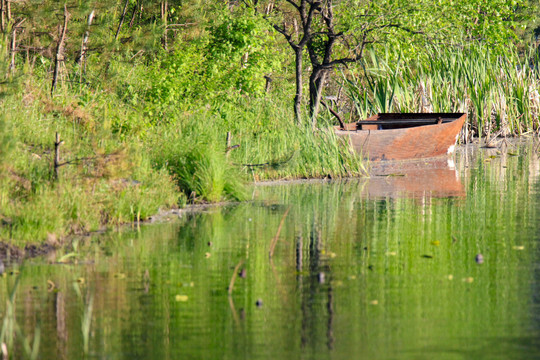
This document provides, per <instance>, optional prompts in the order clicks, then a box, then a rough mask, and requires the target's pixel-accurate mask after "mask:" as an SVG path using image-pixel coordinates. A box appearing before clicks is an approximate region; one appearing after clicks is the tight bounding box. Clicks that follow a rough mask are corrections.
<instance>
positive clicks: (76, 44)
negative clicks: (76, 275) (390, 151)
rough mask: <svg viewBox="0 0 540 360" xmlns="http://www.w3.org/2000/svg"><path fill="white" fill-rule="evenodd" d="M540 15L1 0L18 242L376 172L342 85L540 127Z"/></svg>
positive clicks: (0, 143)
mask: <svg viewBox="0 0 540 360" xmlns="http://www.w3.org/2000/svg"><path fill="white" fill-rule="evenodd" d="M535 13H536V3H535V2H533V1H525V0H521V1H516V0H511V1H510V0H497V1H490V2H489V4H485V2H484V1H480V0H440V1H437V2H429V1H424V0H408V1H406V2H403V1H392V0H384V1H367V0H348V1H336V0H334V1H331V0H326V1H312V0H297V1H288V0H282V1H279V0H275V1H274V0H271V1H216V2H205V1H201V0H173V1H153V0H125V1H124V0H122V1H120V0H102V1H88V2H78V1H67V2H60V1H55V0H46V1H42V2H33V1H17V2H15V1H8V0H1V12H0V14H1V23H0V27H1V28H0V31H1V34H2V35H1V36H0V49H1V53H0V56H1V58H2V60H1V61H0V66H1V68H0V75H1V76H2V77H3V79H2V80H1V81H0V91H1V95H2V97H1V98H0V104H1V105H0V106H1V108H2V111H1V118H0V239H3V240H10V239H11V240H13V241H15V242H16V243H18V244H24V243H27V242H40V241H43V240H46V239H48V241H49V242H52V243H54V242H55V241H56V240H57V239H59V238H63V237H64V236H66V235H68V234H70V233H74V232H81V231H82V232H84V231H90V230H95V229H98V228H100V227H101V226H103V225H106V224H118V223H122V222H127V221H133V220H140V219H145V218H147V217H148V216H150V215H151V214H153V213H155V212H157V211H158V209H159V208H160V207H174V206H183V205H184V204H186V203H187V202H200V201H210V202H219V201H224V200H243V199H246V198H247V197H248V194H247V192H246V190H245V188H244V185H243V184H244V183H245V182H247V181H252V180H259V179H275V178H299V177H327V176H329V177H341V176H355V175H360V174H363V173H364V172H365V166H366V165H365V164H363V163H362V162H361V161H360V159H358V158H357V157H356V156H355V155H354V154H353V153H352V152H351V151H349V149H347V147H346V145H345V144H343V143H340V141H339V140H338V139H336V137H335V136H334V134H333V131H332V129H331V127H330V126H331V125H334V122H335V119H334V118H333V117H332V115H330V113H329V112H328V110H326V108H319V103H320V100H321V99H323V100H325V97H327V98H331V99H333V100H332V101H331V103H330V100H326V102H327V103H328V104H327V105H328V106H331V107H334V109H335V110H336V111H338V112H339V113H340V114H341V117H343V118H344V119H346V120H348V119H355V118H357V117H358V116H365V115H368V114H370V113H374V112H378V111H388V110H392V111H422V110H424V111H426V110H430V109H431V110H434V111H455V110H468V111H469V113H470V115H471V116H470V123H469V124H468V125H467V127H468V130H469V131H468V134H469V135H470V136H472V135H476V136H478V135H480V136H483V135H486V134H488V133H490V132H499V133H501V134H505V135H507V134H521V133H523V132H526V131H536V130H537V129H538V128H539V120H538V111H539V110H538V106H540V101H539V95H538V88H539V84H538V69H537V66H536V48H535V47H534V46H535V44H534V43H531V41H530V40H531V39H532V37H533V35H534V34H535V30H536V26H537V25H536V24H535V23H534V21H533V20H532V19H534V17H533V15H534V14H535ZM304 78H306V81H304ZM304 88H306V89H308V91H307V94H308V95H307V97H306V96H304V95H303V92H304V91H303V89H304ZM295 94H296V96H295ZM293 98H294V106H293ZM56 134H58V135H59V141H58V142H57V141H56V139H57V137H56ZM55 144H56V145H55ZM236 145H239V146H236ZM55 149H57V150H58V157H56V150H55ZM55 158H56V162H55ZM55 164H56V165H55Z"/></svg>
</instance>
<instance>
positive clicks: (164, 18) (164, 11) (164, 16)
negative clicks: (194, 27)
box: [161, 1, 169, 50]
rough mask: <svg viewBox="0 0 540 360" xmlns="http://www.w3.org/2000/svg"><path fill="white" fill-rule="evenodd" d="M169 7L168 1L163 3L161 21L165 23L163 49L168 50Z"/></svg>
mask: <svg viewBox="0 0 540 360" xmlns="http://www.w3.org/2000/svg"><path fill="white" fill-rule="evenodd" d="M168 7H169V4H168V2H167V1H163V2H162V3H161V21H162V22H163V26H164V28H163V39H162V42H163V49H165V50H168V49H167V48H168V43H167V15H168V11H169V10H168Z"/></svg>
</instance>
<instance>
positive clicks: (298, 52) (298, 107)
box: [294, 48, 303, 125]
mask: <svg viewBox="0 0 540 360" xmlns="http://www.w3.org/2000/svg"><path fill="white" fill-rule="evenodd" d="M295 61H296V75H295V76H296V95H295V96H294V114H295V115H296V122H297V123H298V125H300V124H302V82H303V80H302V49H301V48H297V49H295Z"/></svg>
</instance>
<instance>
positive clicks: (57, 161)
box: [54, 133, 64, 180]
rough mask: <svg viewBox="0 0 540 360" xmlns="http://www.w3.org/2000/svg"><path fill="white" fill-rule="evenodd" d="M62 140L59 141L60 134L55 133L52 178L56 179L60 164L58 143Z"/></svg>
mask: <svg viewBox="0 0 540 360" xmlns="http://www.w3.org/2000/svg"><path fill="white" fill-rule="evenodd" d="M63 143H64V141H60V134H59V133H56V138H55V141H54V179H55V180H58V168H59V167H60V166H62V165H61V164H60V145H62V144H63Z"/></svg>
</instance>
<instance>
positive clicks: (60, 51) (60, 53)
mask: <svg viewBox="0 0 540 360" xmlns="http://www.w3.org/2000/svg"><path fill="white" fill-rule="evenodd" d="M68 20H69V13H68V11H67V5H64V26H63V27H62V32H61V34H60V39H58V46H57V47H56V56H55V60H54V72H53V80H52V84H51V96H52V95H53V93H54V90H55V89H56V84H57V82H58V69H59V67H60V64H61V63H63V62H64V59H65V57H64V41H65V39H66V30H67V24H68Z"/></svg>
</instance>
